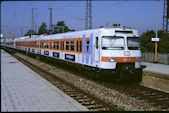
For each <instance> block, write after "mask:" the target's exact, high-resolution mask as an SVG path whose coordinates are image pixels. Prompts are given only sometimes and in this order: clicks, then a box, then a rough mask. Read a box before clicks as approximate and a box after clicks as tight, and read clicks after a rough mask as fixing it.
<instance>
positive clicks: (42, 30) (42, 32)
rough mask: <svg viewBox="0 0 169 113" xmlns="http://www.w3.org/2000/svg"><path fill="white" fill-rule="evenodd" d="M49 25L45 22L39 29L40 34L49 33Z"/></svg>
mask: <svg viewBox="0 0 169 113" xmlns="http://www.w3.org/2000/svg"><path fill="white" fill-rule="evenodd" d="M46 27H47V25H46V23H45V22H43V23H42V24H41V26H40V28H39V30H38V34H39V35H41V34H49V30H47V28H46Z"/></svg>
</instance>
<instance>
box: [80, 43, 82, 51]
mask: <svg viewBox="0 0 169 113" xmlns="http://www.w3.org/2000/svg"><path fill="white" fill-rule="evenodd" d="M80 52H82V41H80Z"/></svg>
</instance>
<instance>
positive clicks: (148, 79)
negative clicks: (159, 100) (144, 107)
mask: <svg viewBox="0 0 169 113" xmlns="http://www.w3.org/2000/svg"><path fill="white" fill-rule="evenodd" d="M141 65H142V66H143V67H144V68H143V74H142V85H144V86H147V87H149V88H153V89H155V90H160V91H164V92H167V93H169V65H166V64H155V63H148V62H142V63H141Z"/></svg>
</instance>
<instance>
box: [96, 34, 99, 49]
mask: <svg viewBox="0 0 169 113" xmlns="http://www.w3.org/2000/svg"><path fill="white" fill-rule="evenodd" d="M98 42H99V41H98V37H96V49H98Z"/></svg>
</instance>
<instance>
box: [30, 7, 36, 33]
mask: <svg viewBox="0 0 169 113" xmlns="http://www.w3.org/2000/svg"><path fill="white" fill-rule="evenodd" d="M34 9H36V8H32V25H31V27H32V31H33V30H34V31H35V29H34V12H33V10H34ZM32 34H33V33H32V32H31V35H32Z"/></svg>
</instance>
